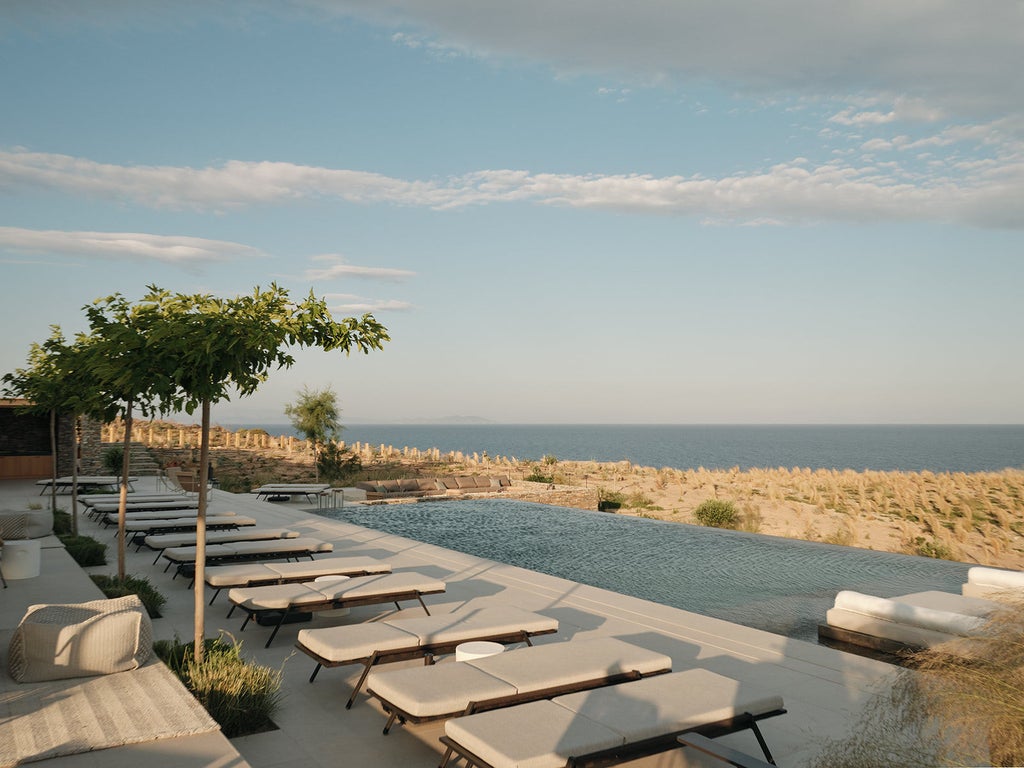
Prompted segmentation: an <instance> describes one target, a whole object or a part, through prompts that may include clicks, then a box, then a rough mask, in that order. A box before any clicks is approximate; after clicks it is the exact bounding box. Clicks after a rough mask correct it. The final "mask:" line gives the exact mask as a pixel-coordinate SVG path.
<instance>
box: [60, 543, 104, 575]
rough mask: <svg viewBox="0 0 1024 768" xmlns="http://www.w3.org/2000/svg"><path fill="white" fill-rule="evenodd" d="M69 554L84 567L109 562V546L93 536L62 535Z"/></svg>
mask: <svg viewBox="0 0 1024 768" xmlns="http://www.w3.org/2000/svg"><path fill="white" fill-rule="evenodd" d="M59 538H60V540H61V543H62V544H63V545H64V549H66V550H67V551H68V554H69V555H71V557H73V558H74V559H75V562H76V563H78V564H79V565H80V566H82V567H83V568H88V567H89V566H93V565H106V564H107V546H106V544H103V543H101V542H99V541H96V539H94V538H93V537H92V536H70V535H69V536H60V537H59Z"/></svg>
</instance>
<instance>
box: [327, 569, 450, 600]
mask: <svg viewBox="0 0 1024 768" xmlns="http://www.w3.org/2000/svg"><path fill="white" fill-rule="evenodd" d="M318 586H319V587H320V592H321V594H322V595H324V597H325V598H327V599H330V600H353V599H357V598H361V597H370V596H373V595H379V594H381V593H397V592H403V591H409V592H412V591H416V592H444V590H445V586H446V585H445V583H444V582H443V581H439V580H438V579H432V578H430V577H428V576H424V575H423V574H421V573H414V572H406V573H384V574H379V575H373V576H360V577H358V578H355V579H349V580H348V581H341V582H336V583H333V584H330V583H328V584H320V585H318Z"/></svg>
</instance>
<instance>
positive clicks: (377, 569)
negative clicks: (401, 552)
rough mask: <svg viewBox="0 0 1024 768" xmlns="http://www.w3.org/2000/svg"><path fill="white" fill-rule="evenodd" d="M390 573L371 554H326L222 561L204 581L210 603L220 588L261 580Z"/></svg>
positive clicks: (284, 581) (274, 581) (282, 581)
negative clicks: (312, 557) (290, 559)
mask: <svg viewBox="0 0 1024 768" xmlns="http://www.w3.org/2000/svg"><path fill="white" fill-rule="evenodd" d="M377 573H391V565H390V563H382V562H381V561H380V560H374V559H373V558H372V557H327V558H323V559H321V560H309V561H302V562H294V563H293V562H288V563H247V564H245V565H224V566H218V567H216V568H209V569H207V571H206V577H205V580H206V585H207V586H208V587H212V588H213V590H214V592H213V597H211V598H210V605H213V601H214V600H216V599H217V595H219V594H220V592H221V590H222V589H233V588H235V587H258V586H262V585H264V584H289V583H293V582H303V581H315V580H316V579H317V578H318V577H320V576H371V575H373V574H377Z"/></svg>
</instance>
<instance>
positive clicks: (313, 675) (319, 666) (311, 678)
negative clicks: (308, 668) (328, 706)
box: [309, 661, 323, 683]
mask: <svg viewBox="0 0 1024 768" xmlns="http://www.w3.org/2000/svg"><path fill="white" fill-rule="evenodd" d="M322 666H323V664H321V663H320V662H319V661H318V662H317V663H316V667H314V668H313V674H312V675H310V676H309V682H311V683H312V682H313V681H314V680H316V673H317V672H319V671H320V668H321V667H322Z"/></svg>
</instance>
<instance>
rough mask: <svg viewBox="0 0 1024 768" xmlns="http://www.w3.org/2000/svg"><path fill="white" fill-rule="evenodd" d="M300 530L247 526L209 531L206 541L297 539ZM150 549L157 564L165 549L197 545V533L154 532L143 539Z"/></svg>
mask: <svg viewBox="0 0 1024 768" xmlns="http://www.w3.org/2000/svg"><path fill="white" fill-rule="evenodd" d="M298 537H299V532H298V531H293V530H290V529H288V528H247V529H244V530H243V529H238V530H234V531H231V530H228V531H207V533H206V543H207V545H210V544H226V543H228V542H232V541H271V540H273V539H297V538H298ZM143 544H145V545H146V546H147V547H149V548H150V549H152V550H154V551H155V552H156V559H155V560H154V561H153V564H154V565H155V564H156V562H157V561H158V560H159V559H160V556H161V555H163V553H164V550H165V549H172V548H174V547H194V546H195V545H196V534H195V533H154V534H153V535H151V536H147V537H146V538H145V540H144V541H143Z"/></svg>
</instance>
